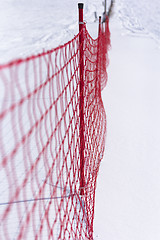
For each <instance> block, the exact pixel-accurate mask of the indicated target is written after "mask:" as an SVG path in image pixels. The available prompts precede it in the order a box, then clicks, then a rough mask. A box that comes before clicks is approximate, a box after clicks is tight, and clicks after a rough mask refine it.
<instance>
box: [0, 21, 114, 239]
mask: <svg viewBox="0 0 160 240" xmlns="http://www.w3.org/2000/svg"><path fill="white" fill-rule="evenodd" d="M80 34H83V40H84V41H83V62H84V66H83V76H84V79H83V80H84V82H83V84H82V86H83V121H82V122H83V137H84V138H83V139H81V138H80V132H81V131H82V129H81V128H80V122H81V120H82V119H81V118H82V115H81V114H80V113H81V112H82V111H81V109H82V108H81V103H82V102H81V101H80V99H81V96H82V95H81V94H82V93H81V90H80V65H81V61H82V59H81V58H80V42H79V37H80ZM80 34H78V35H77V36H75V38H74V39H72V40H71V41H70V42H68V43H66V44H65V45H63V46H60V47H58V48H56V49H53V50H51V51H48V52H43V53H42V54H39V55H37V56H31V57H28V58H26V59H20V60H16V61H13V62H11V63H9V64H6V65H2V66H0V89H1V90H0V91H1V95H0V239H1V240H4V239H5V240H6V239H7V240H11V239H14V240H20V239H23V240H24V239H28V240H31V239H41V240H44V239H52V240H57V239H61V240H62V239H64V240H68V239H72V240H80V239H85V240H86V239H93V219H94V202H95V188H96V179H97V174H98V169H99V165H100V162H101V160H102V157H103V153H104V147H105V133H106V115H105V111H104V107H103V102H102V99H101V90H102V89H103V88H104V86H105V85H106V82H107V73H106V67H107V64H108V58H107V52H108V46H109V44H110V43H109V30H108V22H107V23H106V26H105V27H104V26H103V27H102V28H101V30H100V33H99V36H98V38H97V39H96V40H93V39H92V38H91V36H90V35H89V33H88V32H87V30H86V27H85V26H84V28H83V31H82V32H81V33H80ZM81 145H83V147H84V151H83V155H84V162H83V163H84V165H83V169H82V166H81V154H80V148H81ZM82 170H83V176H84V182H83V184H84V186H83V194H80V193H81V189H82V186H81V174H82Z"/></svg>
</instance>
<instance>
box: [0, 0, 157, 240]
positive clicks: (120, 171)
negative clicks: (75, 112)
mask: <svg viewBox="0 0 160 240" xmlns="http://www.w3.org/2000/svg"><path fill="white" fill-rule="evenodd" d="M78 2H79V1H77V0H76V1H75V0H68V1H64V0H61V1H59V0H27V1H26V0H21V1H20V0H1V7H0V16H1V21H0V63H1V64H2V63H5V62H7V61H10V60H13V59H15V58H20V57H24V56H29V55H31V54H36V53H39V52H42V51H43V50H44V49H45V50H47V49H51V48H54V47H57V46H58V45H60V44H63V43H65V42H67V41H68V40H70V39H72V38H73V36H74V35H75V34H76V33H77V32H78V21H77V18H78V17H77V15H78V8H77V3H78ZM83 2H84V4H85V5H84V6H85V8H84V19H85V20H86V21H87V27H88V29H89V32H90V33H91V35H92V36H93V37H96V36H97V25H98V24H97V23H94V12H95V11H97V15H101V14H102V12H103V6H102V3H101V2H102V1H100V0H85V1H83ZM159 26H160V7H159V1H158V0H152V1H149V0H142V1H138V0H135V1H131V0H121V1H118V0H117V1H116V3H115V9H114V15H113V16H112V18H111V19H110V31H111V44H112V49H111V50H110V53H109V58H110V65H109V69H108V72H109V80H108V84H107V87H106V88H105V90H104V91H103V100H104V105H105V108H106V113H107V139H106V151H105V157H104V160H103V161H102V164H101V167H100V173H99V176H98V183H97V191H96V209H95V222H94V230H95V232H94V236H95V239H100V240H106V239H109V240H159V239H160V227H159V223H160V127H159V123H160V108H159V103H160V94H159V92H160V81H159V79H160V67H159V66H160V64H159V63H160V28H159Z"/></svg>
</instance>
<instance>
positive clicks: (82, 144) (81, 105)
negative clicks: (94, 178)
mask: <svg viewBox="0 0 160 240" xmlns="http://www.w3.org/2000/svg"><path fill="white" fill-rule="evenodd" d="M78 8H79V34H80V35H79V48H80V59H79V61H80V63H79V64H80V68H79V73H80V102H79V114H80V195H81V196H82V195H84V187H85V182H84V148H85V142H84V49H83V42H84V34H83V3H78Z"/></svg>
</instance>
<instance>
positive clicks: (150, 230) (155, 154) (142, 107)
mask: <svg viewBox="0 0 160 240" xmlns="http://www.w3.org/2000/svg"><path fill="white" fill-rule="evenodd" d="M117 5H118V4H117ZM115 12H116V13H115V14H114V17H113V18H112V19H111V21H110V30H111V43H112V49H111V51H110V54H109V58H110V65H109V70H108V71H109V80H108V85H107V87H106V88H105V89H104V92H103V100H104V104H105V109H106V112H107V142H106V151H105V157H104V160H103V161H102V163H101V168H100V172H99V176H98V183H97V192H96V210H95V222H94V229H95V239H101V240H103V239H110V240H117V239H118V240H128V239H129V240H135V239H136V240H144V239H145V240H152V239H154V240H158V239H160V228H159V222H160V185H159V182H160V147H159V143H160V127H159V123H160V108H159V102H160V94H159V92H160V81H159V76H160V68H159V63H160V49H159V45H158V44H157V41H154V40H153V39H154V38H151V36H150V35H147V34H146V30H145V29H144V32H143V31H142V32H141V34H139V33H137V32H134V33H133V31H129V29H130V28H131V25H129V26H128V27H127V29H126V28H124V23H123V22H120V21H119V19H123V16H122V15H121V12H120V13H119V15H118V13H117V12H118V8H117V7H116V8H115ZM128 12H129V10H128ZM116 14H117V15H116ZM125 24H126V23H125ZM131 30H132V29H131Z"/></svg>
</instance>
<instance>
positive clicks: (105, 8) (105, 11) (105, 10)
mask: <svg viewBox="0 0 160 240" xmlns="http://www.w3.org/2000/svg"><path fill="white" fill-rule="evenodd" d="M104 13H105V15H107V0H105V2H104Z"/></svg>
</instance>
